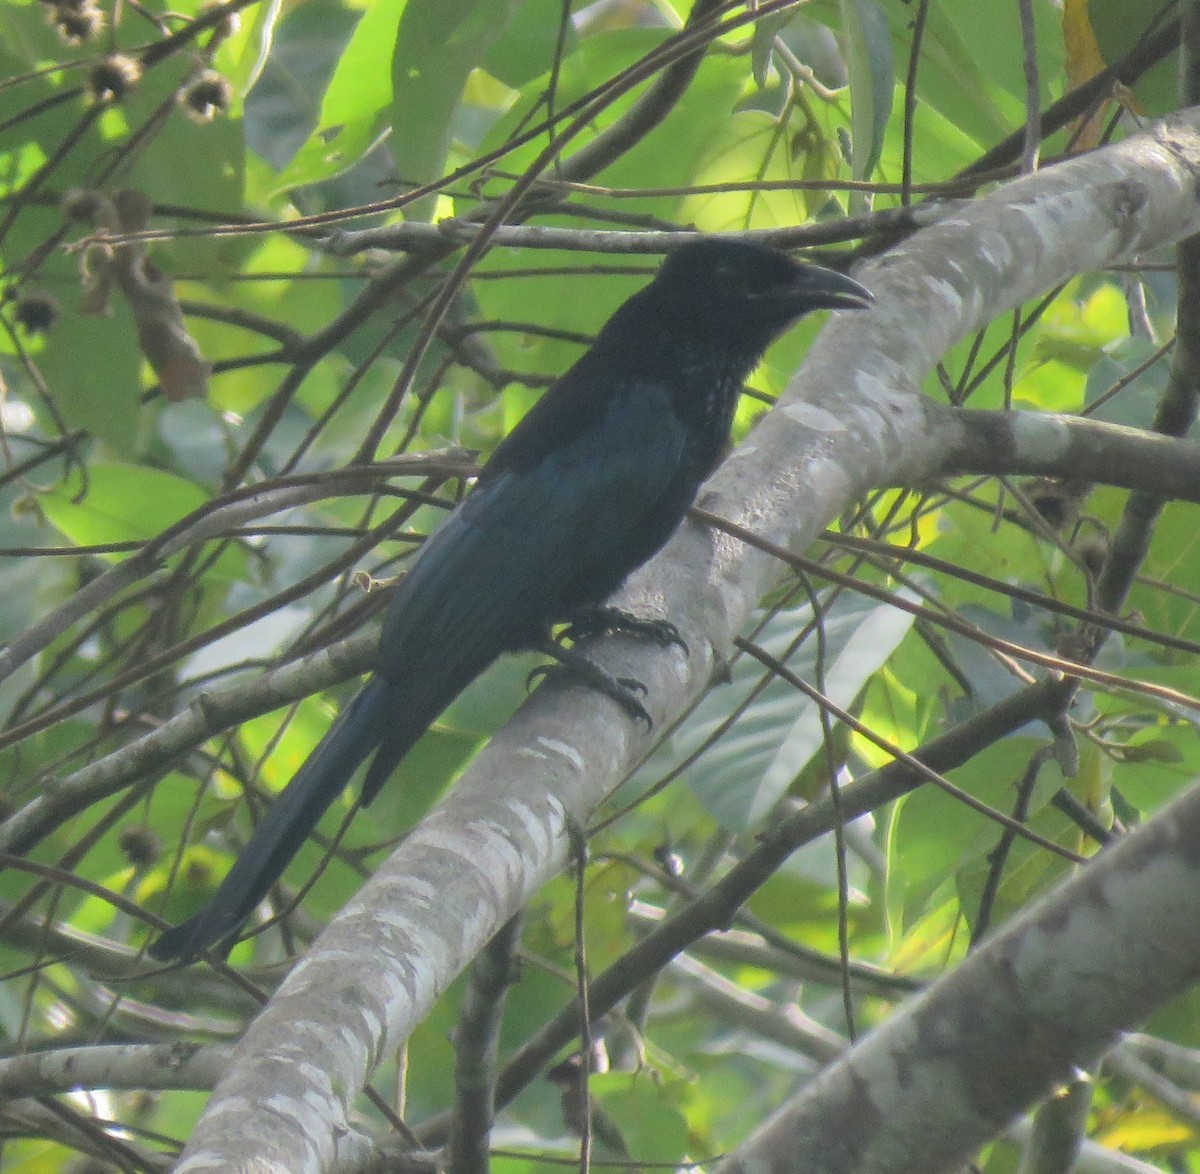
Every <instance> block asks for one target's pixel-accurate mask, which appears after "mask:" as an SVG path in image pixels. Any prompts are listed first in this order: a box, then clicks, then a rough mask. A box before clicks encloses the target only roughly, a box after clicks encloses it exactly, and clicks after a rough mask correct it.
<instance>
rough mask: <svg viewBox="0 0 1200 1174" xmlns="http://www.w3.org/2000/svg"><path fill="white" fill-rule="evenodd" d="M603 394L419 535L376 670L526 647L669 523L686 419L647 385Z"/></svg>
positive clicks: (616, 574) (595, 593)
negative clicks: (562, 438) (587, 414)
mask: <svg viewBox="0 0 1200 1174" xmlns="http://www.w3.org/2000/svg"><path fill="white" fill-rule="evenodd" d="M608 399H609V402H608V404H607V408H606V410H605V411H604V412H603V413H602V414H601V415H599V417H598V418H597V419H596V421H595V424H594V426H593V427H591V428H589V429H587V430H586V431H584V432H582V433H578V434H577V435H575V436H574V437H573V438H572V439H571V440H569V441H568V442H567V443H566V444H564V445H561V446H559V447H551V448H548V449H547V451H546V452H545V454H544V455H543V456H542V457H541V459H540V460H539V461H537V463H536V464H533V465H532V466H530V467H527V468H507V469H506V468H503V467H502V468H500V469H499V470H498V471H496V472H492V473H491V474H490V475H488V476H485V477H484V478H482V479H481V483H480V485H479V486H478V487H477V488H476V489H475V491H474V492H473V493H472V494H471V495H470V496H469V497H468V498H467V499H466V501H464V502H463V504H462V505H461V506H460V507H459V508H458V509H457V510H456V511H455V512H454V513H453V514H452V515H451V516H450V518H448V519H447V520H446V522H445V523H444V524H443V525H442V526H441V527H439V529H438V530H437V531H436V532H435V533H434V535H433V536H432V537H431V538H430V539H429V541H428V542H427V544H426V548H425V549H424V550H423V551H422V552H421V555H420V556H419V558H418V559H417V561H416V563H415V564H414V566H413V568H412V570H411V571H410V572H409V573H408V575H407V576H406V578H405V580H404V582H403V583H402V585H401V587H400V589H399V591H398V593H397V597H396V599H395V600H394V601H393V603H392V604H391V606H390V607H389V609H388V615H387V617H386V619H385V621H384V628H383V635H382V638H381V642H380V659H379V665H378V671H379V672H380V673H381V674H382V675H384V676H385V677H387V678H388V679H389V680H392V681H400V680H404V679H406V678H407V677H408V675H409V674H410V673H413V674H417V675H423V674H426V673H431V672H432V673H436V674H437V675H439V676H440V675H441V673H440V672H439V666H446V665H448V664H449V665H455V666H465V665H466V664H467V663H468V662H469V663H471V664H475V663H477V662H478V661H479V659H481V658H483V657H486V660H485V661H484V663H485V664H486V663H490V661H491V659H492V658H494V657H495V656H496V655H498V654H499V653H500V652H502V651H505V650H506V649H511V648H519V647H523V646H526V645H528V644H529V643H531V642H532V641H535V640H536V639H537V638H539V637H540V636H541V635H543V634H544V632H545V629H546V628H547V626H548V625H549V624H550V623H552V622H554V621H557V620H562V619H565V618H567V616H568V615H569V614H570V612H572V611H574V610H575V609H577V608H579V607H581V606H583V605H585V604H588V603H591V602H598V601H599V600H601V599H603V598H604V597H605V596H607V595H609V594H610V593H611V592H612V591H613V590H614V589H615V588H616V587H617V586H618V585H619V584H620V582H621V581H622V580H623V579H624V578H625V576H626V575H627V574H628V573H629V572H630V571H631V570H633V568H634V567H635V566H637V565H638V564H639V563H640V562H642V561H643V560H644V559H645V558H646V557H647V555H648V554H649V553H652V552H653V549H656V548H657V545H659V544H660V543H661V541H662V540H664V539H665V538H666V536H667V534H666V533H664V534H662V535H661V537H658V531H660V530H661V529H662V528H663V522H662V519H661V516H660V515H662V514H663V512H664V509H666V510H668V511H669V512H670V513H671V517H670V519H669V522H670V525H669V526H667V527H666V529H667V533H669V532H670V529H673V527H674V523H675V522H676V521H677V520H678V517H679V515H680V514H681V513H682V510H683V509H684V508H685V507H686V504H687V503H686V501H683V502H682V504H680V505H678V507H676V505H675V501H674V499H675V498H676V497H677V496H678V495H679V489H678V487H677V482H678V480H679V474H680V465H681V460H682V456H683V452H684V448H685V443H686V428H685V427H684V425H683V423H682V422H681V421H680V420H679V419H678V417H677V416H676V415H675V413H674V411H673V410H672V408H671V403H670V394H669V392H668V391H667V389H665V388H663V387H661V386H657V385H645V384H639V383H635V382H633V381H630V382H629V383H628V384H627V385H626V386H625V387H624V388H623V389H621V390H620V391H618V392H616V393H611V394H610V395H609V397H608ZM648 529H653V530H654V531H655V536H656V538H657V541H656V542H655V543H654V546H653V547H652V548H651V550H650V551H646V550H645V549H644V547H645V545H646V542H645V533H646V531H647V530H648ZM460 671H461V670H460ZM476 671H479V670H478V669H476ZM456 692H457V690H456Z"/></svg>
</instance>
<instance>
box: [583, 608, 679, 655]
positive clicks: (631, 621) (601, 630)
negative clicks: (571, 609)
mask: <svg viewBox="0 0 1200 1174" xmlns="http://www.w3.org/2000/svg"><path fill="white" fill-rule="evenodd" d="M606 632H612V633H616V634H619V635H622V636H641V637H643V638H644V639H646V640H653V641H654V642H655V643H656V644H663V645H668V646H669V645H671V644H675V645H678V646H679V647H680V648H682V649H683V652H684V655H685V656H686V655H687V652H688V646H687V641H685V640H684V638H683V637H682V636H681V635H680V634H679V629H678V628H677V627H675V625H674V624H673V623H671V621H670V620H647V619H643V618H642V617H641V616H635V615H633V614H632V612H627V611H624V610H623V609H621V608H619V607H592V608H588V609H586V610H585V611H580V612H577V613H576V614H575V615H574V616H573V617H572V618H571V623H570V625H569V626H568V628H567V635H568V636H570V638H571V640H572V642H574V643H578V642H579V641H580V640H586V639H587V638H588V637H589V636H601V635H604V634H605V633H606Z"/></svg>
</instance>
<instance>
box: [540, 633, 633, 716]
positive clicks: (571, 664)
mask: <svg viewBox="0 0 1200 1174" xmlns="http://www.w3.org/2000/svg"><path fill="white" fill-rule="evenodd" d="M538 651H539V652H544V653H545V654H546V655H547V656H552V657H553V658H554V659H555V660H556V661H558V664H557V665H539V666H538V667H537V668H535V669H534V670H533V672H531V673H530V674H529V676H528V678H527V679H526V683H527V684H532V682H533V681H534V680H536V679H537V678H538V677H544V676H548V675H549V674H550V673H552V672H555V671H563V672H567V673H569V674H570V675H571V676H573V677H575V678H576V679H577V680H580V681H582V682H583V683H584V684H585V685H590V686H591V687H592V688H593V689H595V690H596V691H597V692H600V693H603V694H604V695H605V696H606V697H611V698H612V699H613V701H615V702H616V703H617V704H618V705H619V706H620V707H621V708H622V709H623V710H624V711H625V712H626V713H627V714H629V716H630V717H632V718H634V719H636V720H637V721H643V722H645V723H646V729H647V730H652V729H653V728H654V719H653V718H651V716H650V713H649V711H648V710H647V709H646V707H645V706H644V705H643V704H642V703H641V701H639V700H638V694H639V693H640V694H641V695H642V696H643V697H644V696H645V695H646V686H645V685H643V684H642V682H641V681H638V680H636V679H634V678H633V677H615V676H613V674H612V673H610V672H609V671H608V670H607V669H605V668H601V667H600V665H598V664H597V663H596V662H595V661H594V660H589V659H588V658H587V657H586V656H584V655H583V653H582V652H576V651H575V649H573V648H564V647H563V646H562V645H561V644H558V643H556V642H555V641H553V640H549V639H547V640H546V641H545V642H544V643H542V644H539V645H538Z"/></svg>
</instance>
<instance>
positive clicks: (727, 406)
mask: <svg viewBox="0 0 1200 1174" xmlns="http://www.w3.org/2000/svg"><path fill="white" fill-rule="evenodd" d="M870 301H871V295H870V293H868V291H867V290H865V289H864V288H863V287H862V286H861V285H859V284H858V283H857V282H855V281H852V280H851V279H850V278H848V277H845V276H843V275H842V274H840V273H835V272H833V271H832V270H828V269H822V268H820V267H818V266H815V265H808V264H804V263H801V262H797V261H793V260H792V259H791V258H789V257H786V256H784V255H783V254H782V253H778V252H775V251H774V250H772V249H767V248H763V247H760V246H756V245H750V244H744V243H738V242H733V241H728V240H718V239H708V240H705V239H699V240H693V241H691V242H690V243H687V244H684V245H681V246H680V247H679V248H677V249H676V250H675V251H674V252H673V253H671V254H670V255H669V256H668V257H667V259H666V261H665V262H664V263H663V265H662V268H661V269H660V270H659V272H658V274H657V275H656V276H655V278H654V280H653V281H651V282H650V284H649V285H647V286H646V287H645V288H644V289H642V290H641V291H639V292H638V293H636V294H634V295H633V297H631V298H630V299H629V300H628V301H627V302H625V303H624V305H622V306H621V307H620V308H619V309H618V310H617V312H616V313H615V314H613V316H612V317H611V318H610V319H609V320H608V322H607V323H606V324H605V325H604V327H603V328H602V329H601V331H600V333H599V335H598V336H597V337H596V341H595V343H594V344H593V346H592V347H591V349H590V350H589V351H587V353H586V354H584V355H583V356H582V358H580V359H579V361H578V362H577V363H576V364H575V365H574V366H573V367H572V368H571V369H570V370H569V371H568V372H567V373H566V374H565V375H564V376H563V377H562V378H561V379H559V380H558V381H557V382H556V383H555V384H554V385H553V386H552V387H551V388H550V389H549V391H547V392H546V394H545V395H544V396H543V397H542V399H541V400H540V401H539V402H538V403H537V405H536V406H535V407H533V408H532V409H531V410H530V412H529V413H528V414H527V415H526V416H525V418H524V419H523V420H522V421H521V422H520V424H518V425H517V427H516V428H514V429H513V431H512V432H511V434H510V435H509V436H507V437H506V438H505V439H504V440H503V441H502V442H501V443H500V444H499V445H498V446H497V448H496V450H495V452H494V453H493V454H492V457H491V459H490V460H489V461H488V462H487V464H486V465H485V466H484V467H483V469H482V470H481V472H480V474H479V478H478V480H477V481H476V483H475V486H474V488H473V490H472V491H471V493H469V494H468V495H467V497H466V498H465V499H464V500H463V502H462V503H461V504H460V505H459V506H458V507H457V508H456V509H455V510H454V512H453V513H452V514H451V515H450V516H449V517H448V518H447V519H446V521H445V522H444V523H443V524H442V525H441V526H440V527H439V528H438V529H437V530H436V531H435V533H434V534H433V535H432V536H431V537H430V538H429V540H428V541H427V542H426V543H425V545H424V547H423V549H422V550H421V552H420V554H419V556H418V557H417V559H416V560H415V562H414V564H413V566H412V569H411V570H410V571H409V572H408V574H407V575H406V576H405V577H404V579H403V580H402V582H401V583H400V586H399V587H398V588H397V590H396V593H395V597H394V598H393V599H392V601H391V603H390V604H389V606H388V610H387V613H386V616H385V618H384V621H383V633H382V636H381V639H380V643H379V656H378V660H377V662H376V666H375V673H374V675H373V676H372V677H371V679H370V680H369V681H368V682H367V684H366V685H365V686H364V688H363V689H362V691H361V692H360V693H359V694H358V695H357V696H356V697H355V698H354V700H353V701H351V702H350V704H349V706H348V707H347V708H346V709H345V710H344V711H343V712H342V714H341V716H340V717H339V718H338V720H337V721H336V722H335V723H334V724H333V726H332V727H331V728H330V730H329V732H328V733H327V734H326V735H325V737H324V738H323V739H322V741H321V743H320V744H319V745H318V746H317V748H316V749H315V750H314V751H313V753H312V755H311V756H310V757H309V758H308V760H307V761H306V762H305V763H304V765H303V766H301V767H300V769H299V771H297V772H296V775H295V777H294V778H293V779H292V781H291V782H290V783H289V784H288V786H287V788H286V789H285V790H284V791H283V792H282V794H280V796H279V798H278V799H276V800H275V802H274V803H273V804H272V805H271V807H270V809H269V810H268V811H267V813H266V815H265V816H264V818H263V819H262V821H261V822H260V823H259V824H258V826H257V827H256V828H255V830H254V833H253V835H252V836H251V837H250V841H249V843H247V845H246V846H245V848H244V849H243V850H242V853H241V855H240V856H239V857H238V859H237V861H236V862H235V863H234V865H233V868H232V869H230V871H229V873H228V875H227V876H226V877H225V880H224V882H223V883H222V885H221V886H220V888H219V889H218V891H217V893H216V895H215V897H214V898H213V900H212V902H211V903H210V904H209V905H208V906H206V907H205V908H204V909H203V910H201V912H200V913H198V914H197V915H196V916H195V917H192V918H190V919H189V920H188V921H185V922H184V923H183V924H182V925H180V926H177V927H175V928H173V929H169V930H167V931H166V933H164V934H163V935H162V936H161V937H159V938H158V939H157V940H156V941H155V942H154V943H153V944H152V945H151V947H150V954H151V955H152V956H153V957H154V958H158V959H161V960H168V959H181V960H191V959H193V958H195V957H197V956H198V955H199V954H200V953H202V952H203V951H205V950H207V949H209V948H212V947H216V948H217V951H218V952H219V953H221V954H224V953H226V952H228V949H229V947H230V945H231V944H232V939H233V937H234V935H235V934H236V933H237V930H238V929H239V927H240V926H241V925H242V923H243V922H244V921H245V920H246V919H247V918H248V917H249V916H250V914H251V913H252V912H253V911H254V908H255V907H256V906H257V905H258V904H259V902H260V901H262V899H263V898H264V897H265V896H266V894H267V892H268V891H269V890H270V888H271V886H272V885H273V884H274V883H275V882H276V880H278V878H279V877H280V875H281V874H282V873H283V870H284V868H285V867H286V866H287V864H288V862H289V861H290V860H291V859H292V857H293V856H294V855H295V854H296V852H297V851H299V849H300V846H301V844H303V843H304V840H305V839H306V838H307V836H308V835H309V833H310V832H311V831H312V830H313V828H314V827H315V826H316V824H317V821H318V820H319V819H320V818H321V816H322V815H323V814H324V813H325V811H326V809H327V808H328V807H329V805H330V804H331V803H332V802H333V801H334V799H335V798H337V796H338V795H339V794H340V793H341V791H342V789H343V788H344V787H345V786H346V784H347V783H348V782H349V780H350V776H351V775H352V774H353V773H354V771H355V770H356V769H357V767H358V766H359V765H360V764H361V763H362V762H363V761H364V760H365V759H366V758H368V757H369V756H370V755H371V754H372V753H374V758H373V760H372V762H371V764H370V766H369V767H368V768H367V772H366V778H365V780H364V782H363V788H362V802H363V803H364V804H366V803H369V802H370V801H371V799H372V798H373V797H374V796H375V795H376V793H377V792H378V791H379V788H380V787H381V786H382V785H383V783H384V782H385V781H386V779H387V777H388V776H389V775H390V774H391V773H392V771H393V769H394V768H395V767H396V765H397V764H398V763H399V762H400V760H401V759H402V758H403V757H404V756H405V754H407V753H408V751H409V750H410V749H411V748H412V746H413V744H414V743H415V742H416V741H417V739H418V738H419V737H420V736H421V735H422V734H423V733H424V732H425V730H426V729H428V727H429V726H430V724H431V723H432V722H433V721H434V720H435V719H436V718H437V716H438V715H439V714H440V713H441V712H442V710H443V709H445V708H446V706H447V705H449V704H450V702H451V701H452V700H453V699H454V698H455V697H456V696H457V695H458V694H459V693H460V692H461V691H462V690H463V689H464V688H465V687H466V686H467V685H469V684H470V683H471V682H472V681H473V680H474V679H475V678H476V677H477V676H479V674H480V673H481V672H483V670H484V669H486V668H487V667H488V665H490V664H491V663H492V661H494V660H495V659H496V658H497V657H498V656H499V655H500V654H501V653H502V652H508V651H514V650H518V649H529V648H541V649H543V650H546V651H550V652H552V654H553V655H557V656H559V658H560V659H565V660H566V662H567V663H568V664H570V665H572V666H573V667H575V668H576V669H578V670H580V671H582V672H583V673H584V675H585V676H587V677H588V678H589V679H591V680H593V681H594V682H595V683H597V684H598V685H600V686H601V687H602V688H604V689H606V691H608V692H610V693H611V694H612V695H613V696H615V697H616V699H617V700H618V701H620V702H621V703H622V704H623V705H624V706H625V708H626V709H627V710H629V711H630V712H631V713H634V714H639V715H640V716H643V717H644V716H645V711H644V710H642V708H641V706H640V704H639V703H638V701H637V699H636V697H635V696H634V695H633V694H632V693H631V692H630V691H629V689H627V688H623V687H622V685H621V683H619V682H616V681H614V680H612V679H611V678H606V677H605V675H604V674H603V673H601V672H600V670H599V669H598V668H596V666H592V665H591V662H590V661H586V660H585V659H584V658H583V657H582V655H581V654H579V653H575V654H574V656H572V655H571V653H570V652H569V651H567V652H565V653H564V652H563V651H561V650H559V649H558V647H557V646H549V645H548V641H549V633H550V629H551V627H552V626H553V625H554V624H558V623H563V622H571V621H581V622H583V623H584V624H586V623H587V619H588V613H589V612H591V613H595V612H596V609H597V608H598V607H599V605H600V604H601V603H602V602H603V601H604V600H605V599H606V598H607V597H608V596H609V595H611V594H612V593H613V591H615V590H616V589H617V587H619V586H620V585H621V582H622V581H623V580H624V579H625V577H626V576H627V575H628V574H629V573H630V572H631V571H632V570H634V568H636V567H638V566H640V565H641V564H642V563H643V562H645V561H646V559H648V558H649V557H650V556H651V555H652V554H654V552H655V551H657V550H658V549H659V548H660V547H661V546H662V545H663V543H665V542H666V540H667V539H668V538H669V537H670V535H671V533H672V532H673V531H674V530H675V528H676V527H677V526H678V525H679V523H680V521H681V519H682V518H683V516H684V513H685V512H686V510H687V508H688V506H689V505H690V504H691V502H692V500H693V499H694V498H695V496H696V492H697V490H698V489H699V487H700V484H701V482H702V481H703V480H704V479H705V478H706V477H707V476H708V475H709V473H711V472H712V471H713V469H714V468H715V466H716V465H717V463H718V461H719V460H720V458H721V455H722V453H723V451H724V449H725V446H726V445H727V444H728V442H729V433H730V426H731V423H732V420H733V412H734V408H735V406H736V404H737V401H738V396H739V395H740V394H741V390H742V384H743V382H744V380H745V379H746V377H747V376H748V375H749V374H750V372H751V370H752V369H753V368H754V367H755V365H756V364H757V363H758V361H759V359H760V358H761V357H762V354H763V352H764V351H765V350H766V348H767V346H768V344H769V343H770V342H771V341H772V340H773V339H774V338H775V337H776V336H777V335H779V334H780V333H782V331H783V330H784V329H786V327H787V326H789V325H790V324H791V323H792V322H794V321H795V320H796V319H797V318H799V317H800V316H801V315H802V314H805V313H807V312H808V311H810V310H818V309H822V308H826V309H843V308H857V307H863V306H866V305H867V304H868V303H869V302H870ZM600 614H601V617H602V622H601V624H600V626H601V627H603V626H606V625H607V626H612V622H613V621H614V618H615V620H616V626H618V627H626V628H630V629H633V630H637V629H639V628H641V629H644V630H647V631H649V632H650V633H652V634H653V633H654V632H655V631H656V630H657V631H658V633H659V634H660V635H662V634H663V633H666V635H667V636H668V638H669V637H670V629H669V626H666V625H660V626H659V628H658V629H656V628H655V626H654V625H652V624H649V625H647V624H642V625H638V624H637V622H636V621H633V622H632V623H630V622H622V619H621V617H619V616H618V617H614V616H613V615H612V614H611V613H608V612H603V611H602V612H601V613H600ZM580 662H582V663H580ZM589 666H590V669H589Z"/></svg>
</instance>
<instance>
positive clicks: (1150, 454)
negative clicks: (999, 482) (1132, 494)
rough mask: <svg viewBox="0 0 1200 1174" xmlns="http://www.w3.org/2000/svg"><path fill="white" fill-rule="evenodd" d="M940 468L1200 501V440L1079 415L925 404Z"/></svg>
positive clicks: (948, 471)
mask: <svg viewBox="0 0 1200 1174" xmlns="http://www.w3.org/2000/svg"><path fill="white" fill-rule="evenodd" d="M927 411H928V413H929V418H930V421H931V426H932V427H934V428H939V422H941V423H942V424H944V425H945V427H944V430H943V431H940V433H939V434H940V435H942V436H943V437H944V438H945V440H946V445H947V447H946V451H945V453H944V455H943V461H942V470H941V471H942V472H943V473H946V474H953V473H998V474H1007V475H1009V476H1016V475H1025V476H1041V477H1062V478H1067V479H1071V480H1078V481H1095V482H1098V483H1099V484H1102V485H1115V486H1118V487H1119V488H1122V489H1137V490H1142V491H1143V492H1146V493H1152V494H1154V495H1156V496H1158V497H1163V498H1176V499H1178V500H1179V501H1194V502H1200V444H1197V443H1195V442H1194V441H1187V440H1175V439H1174V438H1172V437H1168V436H1163V435H1161V434H1159V433H1156V432H1143V431H1141V430H1140V429H1137V428H1125V427H1122V426H1121V425H1120V424H1105V423H1103V422H1102V421H1100V420H1086V419H1082V418H1080V417H1079V416H1058V415H1052V414H1048V413H1041V412H981V411H971V410H969V409H966V408H954V407H944V408H941V409H939V408H938V407H937V405H932V404H931V405H929V407H928V408H927Z"/></svg>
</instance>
